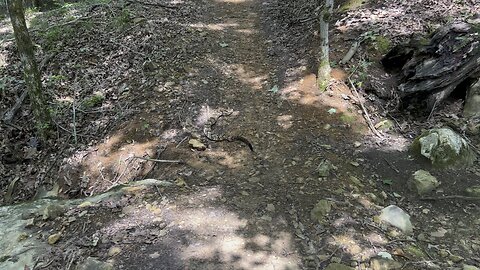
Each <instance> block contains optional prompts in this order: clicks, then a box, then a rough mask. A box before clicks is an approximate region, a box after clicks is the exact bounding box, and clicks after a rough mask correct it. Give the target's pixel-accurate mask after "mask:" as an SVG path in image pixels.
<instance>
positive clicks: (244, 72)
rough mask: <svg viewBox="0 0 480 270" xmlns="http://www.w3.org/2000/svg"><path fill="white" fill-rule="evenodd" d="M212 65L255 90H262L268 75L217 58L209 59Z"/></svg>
mask: <svg viewBox="0 0 480 270" xmlns="http://www.w3.org/2000/svg"><path fill="white" fill-rule="evenodd" d="M208 60H209V62H210V64H211V65H212V66H213V67H215V68H216V69H217V70H218V71H220V72H221V73H222V74H223V75H225V76H227V77H234V78H236V79H237V80H239V81H240V82H242V83H243V84H245V85H248V86H249V87H250V88H252V89H255V90H262V89H263V85H264V84H265V82H266V80H267V78H268V75H265V74H262V73H261V72H259V71H258V70H255V69H253V68H251V67H248V66H245V65H244V64H228V63H225V62H222V61H220V60H218V59H215V58H209V59H208Z"/></svg>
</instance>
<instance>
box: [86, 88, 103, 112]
mask: <svg viewBox="0 0 480 270" xmlns="http://www.w3.org/2000/svg"><path fill="white" fill-rule="evenodd" d="M103 100H105V96H104V95H103V94H102V93H100V92H95V93H93V95H91V96H89V97H87V98H85V99H84V100H83V101H82V104H81V105H82V107H84V108H87V109H90V108H94V107H97V106H99V105H100V104H102V102H103Z"/></svg>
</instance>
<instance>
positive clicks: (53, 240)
mask: <svg viewBox="0 0 480 270" xmlns="http://www.w3.org/2000/svg"><path fill="white" fill-rule="evenodd" d="M61 236H62V234H61V233H55V234H52V235H50V236H49V237H48V243H49V244H50V245H54V244H55V243H57V242H58V240H60V237H61Z"/></svg>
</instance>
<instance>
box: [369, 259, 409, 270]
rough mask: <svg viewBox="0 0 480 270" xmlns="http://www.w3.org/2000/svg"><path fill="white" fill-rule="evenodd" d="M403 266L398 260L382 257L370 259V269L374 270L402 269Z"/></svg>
mask: <svg viewBox="0 0 480 270" xmlns="http://www.w3.org/2000/svg"><path fill="white" fill-rule="evenodd" d="M402 266H403V265H402V264H401V263H399V262H397V261H394V260H390V259H385V258H380V257H376V258H372V259H371V260H370V269H372V270H390V269H401V268H402Z"/></svg>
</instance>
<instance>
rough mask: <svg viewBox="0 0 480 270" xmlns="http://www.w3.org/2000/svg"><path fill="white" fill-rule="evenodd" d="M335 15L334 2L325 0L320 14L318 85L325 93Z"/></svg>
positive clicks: (328, 75) (328, 74) (329, 69)
mask: <svg viewBox="0 0 480 270" xmlns="http://www.w3.org/2000/svg"><path fill="white" fill-rule="evenodd" d="M332 13H333V0H325V3H324V6H323V7H322V10H321V12H320V42H321V43H320V61H319V66H318V74H317V84H318V88H319V90H320V91H325V90H326V89H327V87H328V84H329V83H330V71H331V68H330V57H329V53H330V49H329V44H328V43H329V41H328V24H329V22H330V19H331V17H332Z"/></svg>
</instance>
